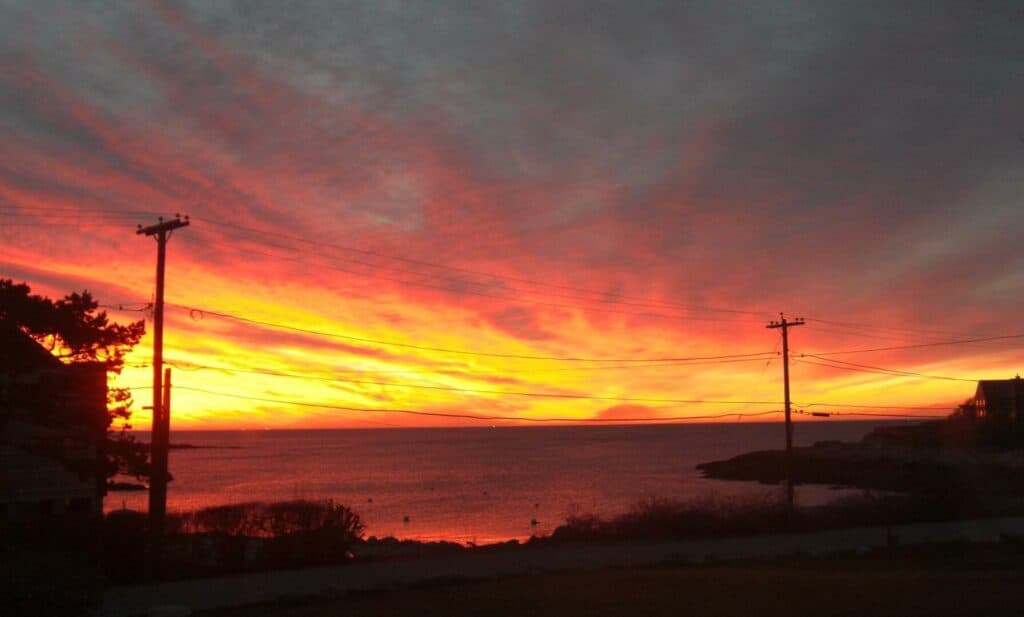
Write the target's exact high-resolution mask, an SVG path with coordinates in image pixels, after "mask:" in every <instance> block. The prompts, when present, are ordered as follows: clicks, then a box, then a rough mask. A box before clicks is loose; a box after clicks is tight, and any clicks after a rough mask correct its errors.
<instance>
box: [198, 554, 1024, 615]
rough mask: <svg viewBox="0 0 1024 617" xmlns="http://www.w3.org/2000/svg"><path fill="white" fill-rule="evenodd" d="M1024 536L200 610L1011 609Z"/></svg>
mask: <svg viewBox="0 0 1024 617" xmlns="http://www.w3.org/2000/svg"><path fill="white" fill-rule="evenodd" d="M1021 614H1024V547H1021V546H1019V545H1016V544H1008V543H1002V544H999V545H989V546H940V547H926V548H913V549H902V550H898V551H897V552H895V553H892V552H886V553H880V554H875V555H868V556H864V557H855V556H847V557H829V558H814V559H812V558H797V559H789V560H784V561H778V562H774V563H770V564H759V563H741V564H723V565H711V566H679V567H662V568H642V569H612V570H599V571H591V572H565V573H554V574H551V573H545V574H537V575H533V576H526V577H516V578H509V579H503V580H497V581H475V582H474V581H455V582H451V583H446V584H433V585H430V586H422V587H413V588H400V589H389V590H381V591H374V592H366V593H360V594H352V595H348V596H344V597H340V598H335V599H328V600H325V599H320V600H306V601H296V602H293V603H282V604H277V605H273V606H262V607H248V608H242V609H231V610H221V611H213V612H208V613H202V615H205V616H206V617H242V616H243V615H244V616H252V617H284V616H289V617H291V616H294V617H299V616H301V617H327V616H334V615H338V616H341V615H345V616H357V617H358V616H371V615H381V616H383V615H416V616H418V617H419V616H422V617H432V616H435V615H436V616H441V615H529V616H530V617H546V616H551V617H572V616H577V615H579V616H583V615H587V616H600V615H691V616H699V615H785V616H787V617H793V616H799V615H814V616H816V617H818V616H822V615H858V616H860V615H900V616H904V617H906V616H915V615H921V616H925V615H927V616H933V617H934V616H936V615H1014V616H1019V615H1021Z"/></svg>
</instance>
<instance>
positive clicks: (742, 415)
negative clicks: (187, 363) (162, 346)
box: [175, 386, 780, 424]
mask: <svg viewBox="0 0 1024 617" xmlns="http://www.w3.org/2000/svg"><path fill="white" fill-rule="evenodd" d="M175 387H176V388H177V389H179V390H188V391H190V392H200V393H203V394H212V395H214V396H223V397H228V398H236V399H242V400H250V401H259V402H264V403H274V404H280V405H295V406H299V407H315V408H319V409H336V410H339V411H355V412H365V413H391V414H407V415H414V416H432V417H441V418H456V419H463V420H485V421H494V420H502V421H512V422H533V423H552V422H563V423H565V422H568V423H577V422H586V423H600V424H616V423H629V422H650V423H658V422H685V421H689V420H711V419H719V418H732V417H737V418H746V417H758V416H767V415H771V414H777V413H780V412H779V410H771V411H755V412H748V411H734V412H728V413H719V414H709V415H697V416H649V417H643V418H568V417H548V418H529V417H521V416H507V415H492V414H467V413H453V412H441V411H423V410H418V409H398V408H391V407H389V408H376V407H349V406H347V405H334V404H330V403H313V402H308V401H295V400H288V399H279V398H269V397H262V396H249V395H245V394H235V393H230V392H219V391H216V390H208V389H206V388H194V387H191V386H175Z"/></svg>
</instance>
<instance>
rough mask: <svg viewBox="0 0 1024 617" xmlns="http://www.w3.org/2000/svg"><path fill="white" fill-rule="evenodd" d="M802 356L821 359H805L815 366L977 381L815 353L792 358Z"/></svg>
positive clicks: (945, 379) (905, 375)
mask: <svg viewBox="0 0 1024 617" xmlns="http://www.w3.org/2000/svg"><path fill="white" fill-rule="evenodd" d="M804 357H808V358H816V359H818V360H822V361H823V362H811V361H805V363H806V364H815V365H817V366H829V367H831V368H837V369H846V370H861V371H863V372H870V373H882V374H890V375H894V376H903V377H919V378H921V379H937V380H942V381H965V382H970V383H977V382H978V381H979V380H978V379H971V378H967V377H950V376H948V375H929V374H925V373H916V372H914V371H904V370H900V369H890V368H885V367H881V366H872V365H870V364H858V363H855V362H845V361H843V360H833V359H831V358H823V357H821V356H818V355H815V354H800V355H799V356H798V358H794V359H800V358H804Z"/></svg>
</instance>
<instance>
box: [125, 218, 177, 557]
mask: <svg viewBox="0 0 1024 617" xmlns="http://www.w3.org/2000/svg"><path fill="white" fill-rule="evenodd" d="M188 224H189V220H188V217H187V216H186V217H185V218H184V219H182V218H181V215H175V217H174V218H173V219H172V220H170V221H165V220H163V218H160V219H158V221H157V224H156V225H150V226H149V227H143V226H142V225H139V226H138V229H136V231H135V233H136V234H139V235H146V236H154V237H155V238H156V245H157V249H156V251H157V252H156V302H155V304H154V306H153V428H152V431H151V433H150V438H149V456H150V475H149V515H148V518H149V537H148V539H149V553H148V558H147V560H146V564H147V570H148V574H149V575H150V576H153V575H154V574H155V570H156V568H155V565H156V563H157V562H158V561H159V555H160V552H161V546H162V542H161V540H162V536H163V528H164V517H165V516H166V514H167V448H168V444H169V443H170V438H169V433H170V416H169V414H170V409H169V406H165V402H166V403H168V404H169V403H170V391H169V386H170V371H169V370H168V376H167V378H168V379H167V382H168V390H167V391H165V390H164V385H163V381H162V379H161V378H162V377H163V367H164V264H165V262H166V259H167V240H168V239H169V238H170V237H171V233H172V232H173V231H174V230H175V229H179V228H181V227H186V226H188Z"/></svg>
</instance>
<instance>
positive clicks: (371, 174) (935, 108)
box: [0, 0, 1024, 337]
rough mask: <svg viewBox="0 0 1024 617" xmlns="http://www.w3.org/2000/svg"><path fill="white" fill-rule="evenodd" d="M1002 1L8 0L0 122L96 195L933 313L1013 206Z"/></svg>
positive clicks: (773, 296)
mask: <svg viewBox="0 0 1024 617" xmlns="http://www.w3.org/2000/svg"><path fill="white" fill-rule="evenodd" d="M1020 17H1021V14H1020V9H1019V8H1017V7H1015V6H1014V5H1013V4H1012V3H1005V4H1001V3H982V4H966V3H955V2H950V3H922V4H916V3H909V4H908V3H899V4H898V5H897V4H893V3H886V2H861V3H839V2H785V3H782V2H778V3H752V4H749V5H747V6H739V5H736V4H732V3H721V2H704V3H702V2H695V3H663V2H630V3H621V2H582V1H580V2H570V1H565V2H557V3H549V2H507V3H490V4H480V3H461V2H454V1H452V2H432V3H429V4H421V3H383V2H371V3H355V2H353V3H339V2H327V1H324V2H305V3H301V4H299V5H296V6H293V7H289V8H287V9H286V8H283V7H282V6H281V5H280V3H276V2H241V1H238V2H218V3H210V2H202V1H199V0H196V1H192V2H183V3H172V2H156V3H153V4H147V5H136V4H125V3H118V2H93V3H82V4H76V5H67V3H62V2H54V3H47V2H31V3H30V2H22V3H18V2H13V3H8V4H6V5H4V7H3V8H0V59H2V62H3V66H5V67H8V68H10V69H11V70H10V71H5V73H6V75H7V77H5V78H4V79H0V104H2V105H3V109H2V112H0V130H2V131H3V133H4V135H5V137H9V138H11V139H16V140H18V143H19V144H30V145H31V146H32V147H33V148H35V149H36V150H35V151H34V153H35V154H37V155H40V156H54V157H59V156H65V157H70V158H71V159H73V160H74V162H76V163H80V164H81V166H82V168H83V169H85V170H88V171H89V173H90V174H91V176H92V177H94V178H95V177H103V178H115V179H116V178H121V179H124V182H127V181H128V180H130V181H131V182H132V183H134V184H133V185H132V186H136V185H137V186H141V187H145V188H144V189H143V188H134V189H131V190H129V189H128V188H124V189H123V190H112V191H108V193H107V194H106V197H105V199H107V200H108V201H109V202H110V203H117V204H122V203H123V204H128V203H131V202H132V201H133V199H136V198H137V196H138V195H139V191H142V190H145V191H148V192H147V193H146V195H147V196H151V197H153V198H154V199H164V200H166V201H167V202H179V203H180V202H181V201H191V202H193V203H203V204H204V205H203V206H202V208H203V209H206V210H208V211H209V212H210V213H212V214H219V215H222V216H223V215H232V216H240V217H244V218H245V220H247V221H250V222H254V223H257V224H264V225H279V226H282V227H286V228H289V229H292V230H294V231H296V232H297V233H309V234H315V233H317V232H318V231H319V230H320V229H322V228H323V227H325V226H328V225H330V226H334V225H337V226H344V227H345V228H346V229H350V230H353V234H354V235H355V236H356V237H358V239H359V241H360V242H362V243H363V245H369V246H374V247H376V248H379V249H381V250H384V251H391V252H397V253H401V254H407V255H410V254H411V255H415V256H428V257H431V258H436V260H437V261H444V262H447V263H466V264H470V265H480V266H481V267H484V268H492V269H493V268H495V267H497V268H498V269H504V267H507V268H510V269H513V270H516V271H519V270H522V269H535V270H537V271H538V273H539V275H540V276H541V277H544V276H552V277H557V278H558V280H565V279H569V280H588V283H590V284H591V286H594V287H597V288H602V289H603V288H607V289H624V290H625V291H626V292H632V293H642V294H649V293H654V294H658V295H666V296H669V297H671V298H675V299H676V300H679V301H688V302H694V303H707V304H716V303H717V304H726V305H756V306H765V305H769V306H773V307H774V305H777V304H782V303H787V304H789V303H797V304H800V305H801V306H803V307H805V308H806V309H807V310H809V311H823V312H826V313H834V312H835V311H837V310H838V311H840V312H843V311H850V312H853V313H855V312H857V311H858V310H863V308H864V307H867V306H872V305H874V306H877V305H878V304H879V303H880V301H881V300H883V299H884V300H885V301H886V302H893V303H898V304H900V305H901V306H902V307H903V310H904V311H905V312H907V313H909V314H912V315H913V314H920V315H934V314H935V313H936V312H937V311H939V309H938V308H937V307H938V306H940V303H939V299H940V298H941V297H942V296H943V295H945V296H947V297H948V296H949V295H954V296H956V297H958V298H962V299H970V300H969V301H968V302H967V305H968V306H973V307H975V308H978V307H979V306H981V305H983V304H984V302H985V301H986V297H987V296H986V294H994V297H998V298H1001V300H1000V302H1002V303H1004V304H1007V303H1011V300H1012V298H1013V297H1014V294H1016V293H1019V292H1020V291H1022V288H1021V281H1020V279H1019V277H1015V275H1014V273H1015V272H1017V271H1019V269H1020V267H1021V265H1022V264H1021V259H1020V257H1019V256H1018V255H1019V249H1018V244H1019V243H1018V242H1017V240H1016V238H1015V236H1014V235H1013V234H1012V233H1007V231H1006V230H1010V229H1019V228H1020V224H1021V222H1022V218H1024V214H1022V213H1021V210H1019V208H1018V206H1019V204H1020V203H1021V202H1022V197H1024V195H1022V192H1024V189H1022V188H1021V187H1024V182H1022V181H1024V177H1022V171H1021V170H1022V169H1024V144H1022V143H1021V142H1020V141H1019V140H1017V138H1016V134H1017V133H1018V132H1019V131H1020V130H1021V128H1022V124H1024V118H1022V117H1021V115H1020V110H1021V109H1024V60H1022V59H1024V37H1021V36H1020V32H1019V30H1020V27H1019V24H1020ZM147 140H153V141H154V142H157V143H159V144H160V148H161V150H160V151H159V152H155V151H154V150H153V149H152V146H151V144H150V143H149V142H148V141H147ZM62 153H63V154H62ZM69 153H70V154H69ZM168 161H172V162H173V164H167V163H168ZM45 177H46V174H45V173H43V172H41V171H40V170H38V169H29V165H27V164H25V163H23V162H20V161H19V160H18V159H12V158H11V157H7V158H6V162H0V178H2V181H3V182H4V183H5V184H6V185H7V187H8V188H7V192H11V191H13V190H14V189H13V188H11V187H16V188H18V194H23V193H25V192H30V193H31V192H35V193H39V194H44V195H48V196H50V197H52V198H54V199H62V200H70V199H72V198H73V196H74V193H75V192H76V191H78V194H79V195H80V196H81V198H82V200H83V201H86V202H89V203H92V202H95V201H97V200H98V199H101V198H102V197H97V194H98V191H99V190H100V189H99V188H98V184H97V183H94V184H91V185H85V184H83V183H81V182H80V179H77V178H75V177H65V178H59V179H55V180H54V182H53V183H52V184H51V185H50V186H45V185H46V184H47V183H46V181H45ZM76 182H79V183H80V188H77V189H76ZM116 184H117V186H119V187H125V186H128V185H127V184H125V183H116ZM0 196H5V195H4V194H3V193H0ZM6 197H7V198H8V199H11V198H12V197H10V195H7V196H6ZM502 264H505V266H504V267H503V266H502ZM563 273H564V276H563ZM638 274H639V276H638ZM590 279H593V280H592V281H591V280H590ZM445 285H449V286H451V285H456V283H452V282H447V283H445ZM463 288H465V286H464V285H463ZM840 307H841V308H840ZM490 308H491V309H493V308H494V307H490ZM481 310H482V311H483V313H484V314H492V315H497V317H496V319H497V321H496V323H502V324H512V326H510V327H514V329H516V330H517V331H518V334H519V335H520V336H527V337H529V336H531V334H530V333H532V335H533V336H534V337H536V336H537V335H539V333H540V331H539V330H536V329H535V328H533V326H531V325H530V324H529V323H527V322H522V323H518V325H516V324H515V323H513V322H515V320H516V319H519V317H517V316H515V315H501V314H497V313H494V311H493V310H491V311H490V312H489V313H488V310H487V308H486V307H485V308H482V309H481ZM954 310H960V309H954ZM965 315H966V313H965ZM520 321H521V320H520ZM527 330H529V331H527Z"/></svg>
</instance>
